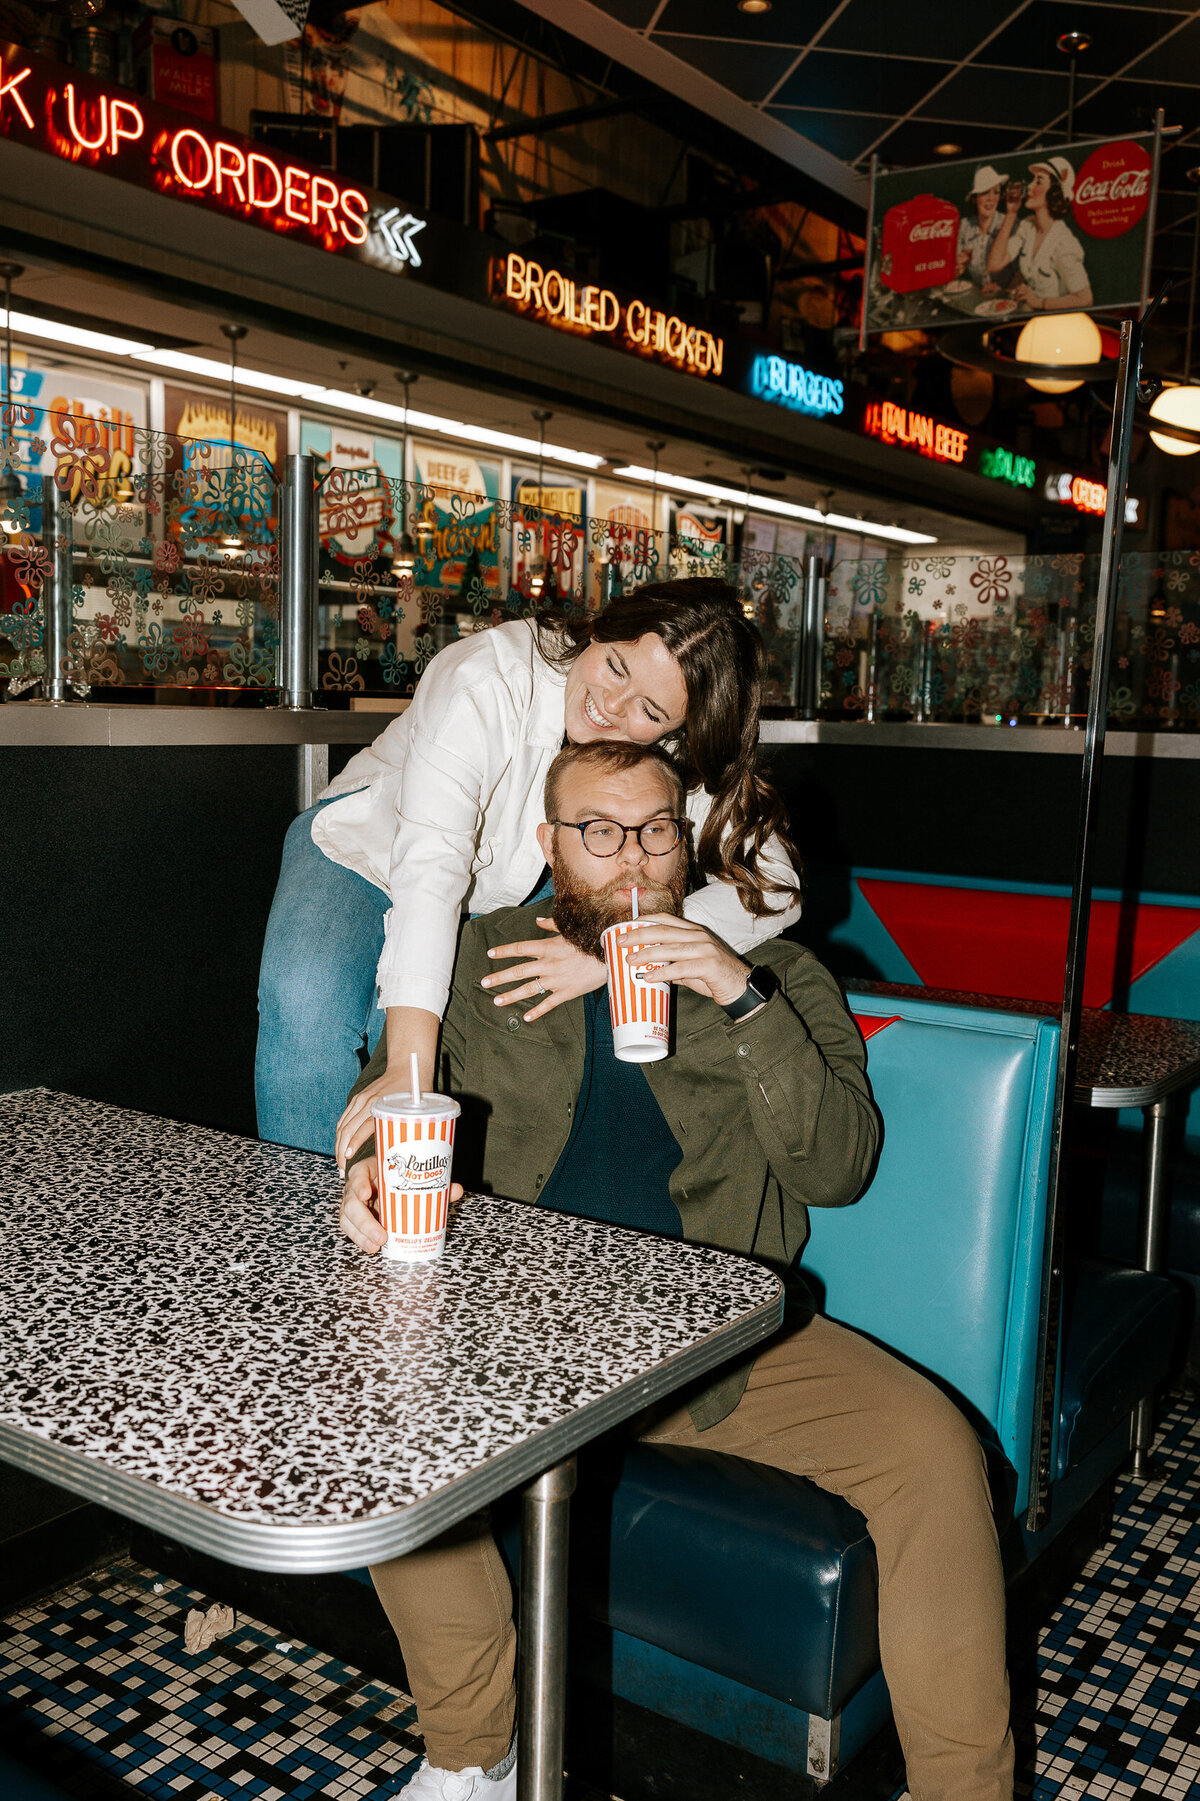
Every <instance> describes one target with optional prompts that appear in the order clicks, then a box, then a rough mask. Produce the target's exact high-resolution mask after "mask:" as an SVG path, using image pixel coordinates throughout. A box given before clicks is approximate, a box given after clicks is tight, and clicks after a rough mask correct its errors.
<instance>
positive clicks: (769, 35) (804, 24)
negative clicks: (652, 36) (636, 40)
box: [602, 0, 837, 48]
mask: <svg viewBox="0 0 1200 1801" xmlns="http://www.w3.org/2000/svg"><path fill="white" fill-rule="evenodd" d="M602 4H603V9H604V11H605V12H608V11H609V10H610V4H611V0H602ZM836 11H837V0H774V4H773V5H772V7H771V10H770V12H769V13H743V12H739V11H738V8H737V0H667V4H666V7H665V9H664V10H663V13H662V16H661V18H660V19H659V20H658V24H657V27H656V30H658V31H672V32H681V31H688V32H694V33H695V34H696V35H697V36H698V37H720V38H732V39H734V40H735V41H736V42H739V43H745V44H753V43H769V44H791V45H793V46H794V47H796V48H798V47H799V46H801V45H802V44H807V43H808V42H809V41H810V39H811V38H812V35H813V33H814V32H815V31H819V30H820V28H821V26H822V25H823V24H824V23H825V21H826V19H827V18H828V17H829V15H830V13H833V12H836Z"/></svg>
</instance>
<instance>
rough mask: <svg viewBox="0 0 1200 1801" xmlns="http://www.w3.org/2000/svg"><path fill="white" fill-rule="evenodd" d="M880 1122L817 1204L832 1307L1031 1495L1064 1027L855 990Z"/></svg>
mask: <svg viewBox="0 0 1200 1801" xmlns="http://www.w3.org/2000/svg"><path fill="white" fill-rule="evenodd" d="M848 999H849V1003H850V1006H851V1008H852V1010H853V1012H854V1014H855V1016H856V1018H857V1019H858V1021H859V1024H860V1026H861V1028H862V1031H863V1035H864V1037H865V1038H866V1039H867V1067H868V1073H869V1075H870V1078H871V1086H872V1089H873V1091H874V1095H875V1100H876V1103H877V1105H878V1107H879V1110H880V1112H881V1114H882V1116H883V1125H884V1138H883V1148H882V1150H881V1152H880V1156H879V1164H878V1168H877V1170H876V1173H875V1176H874V1179H873V1180H872V1182H871V1184H870V1187H869V1188H868V1190H867V1192H866V1193H865V1194H864V1196H863V1197H862V1199H861V1200H860V1201H858V1203H857V1204H856V1205H855V1206H853V1207H849V1208H845V1209H839V1210H838V1211H837V1212H835V1213H829V1214H827V1213H824V1212H823V1211H822V1210H821V1209H818V1208H814V1209H813V1210H812V1213H811V1215H810V1219H811V1227H812V1232H811V1237H810V1239H809V1243H808V1245H807V1246H806V1248H805V1251H804V1257H803V1267H804V1270H805V1271H806V1273H807V1274H808V1275H809V1277H810V1278H815V1285H816V1286H817V1287H818V1290H819V1291H823V1304H824V1308H825V1311H826V1312H827V1313H828V1314H829V1315H830V1316H831V1317H832V1318H834V1319H838V1320H842V1321H844V1322H845V1323H846V1324H847V1325H851V1326H856V1327H858V1328H859V1329H860V1330H862V1331H864V1332H867V1333H869V1334H870V1335H871V1336H872V1337H874V1338H877V1339H879V1340H880V1341H881V1342H882V1343H884V1344H886V1345H889V1346H891V1348H892V1349H894V1350H896V1351H899V1352H900V1353H901V1354H902V1355H903V1356H905V1357H907V1358H909V1359H910V1360H911V1361H912V1362H914V1363H916V1364H918V1365H920V1367H921V1368H923V1369H925V1370H928V1371H929V1372H930V1373H931V1374H934V1375H936V1376H939V1377H941V1378H942V1379H943V1381H944V1382H946V1383H948V1384H949V1385H950V1387H951V1388H952V1389H953V1390H954V1391H955V1393H956V1395H957V1396H958V1397H959V1398H960V1399H961V1400H963V1401H965V1402H966V1403H968V1411H971V1410H972V1409H973V1410H974V1411H975V1414H976V1416H977V1423H978V1416H982V1419H983V1420H984V1421H986V1422H987V1424H988V1425H989V1426H990V1427H991V1428H992V1430H993V1431H994V1432H995V1434H996V1437H997V1439H998V1440H999V1443H1000V1445H1001V1447H1002V1449H1003V1450H1004V1453H1005V1455H1006V1456H1007V1457H1008V1459H1009V1461H1010V1462H1011V1463H1012V1465H1013V1467H1014V1469H1015V1470H1016V1472H1017V1477H1018V1495H1017V1505H1018V1506H1021V1505H1023V1503H1024V1501H1025V1498H1026V1495H1027V1493H1028V1484H1029V1470H1030V1447H1031V1434H1032V1430H1033V1406H1034V1395H1035V1385H1036V1369H1035V1364H1036V1358H1037V1333H1038V1312H1039V1304H1040V1295H1041V1271H1042V1260H1043V1247H1044V1238H1045V1218H1046V1182H1047V1170H1048V1164H1049V1151H1050V1130H1051V1115H1052V1110H1053V1109H1052V1103H1053V1097H1054V1069H1055V1056H1056V1050H1057V1044H1058V1024H1057V1021H1052V1020H1046V1019H1042V1018H1034V1017H1030V1016H1027V1015H1020V1014H1012V1013H992V1012H983V1011H980V1010H976V1009H974V1008H967V1007H944V1006H937V1005H935V1004H933V1003H930V1002H926V1001H911V1000H904V1001H897V1000H891V999H884V998H883V997H881V996H874V995H856V994H855V993H854V992H853V990H851V992H850V994H849V996H848Z"/></svg>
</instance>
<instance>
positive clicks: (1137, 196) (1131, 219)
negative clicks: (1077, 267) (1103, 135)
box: [1072, 141, 1151, 238]
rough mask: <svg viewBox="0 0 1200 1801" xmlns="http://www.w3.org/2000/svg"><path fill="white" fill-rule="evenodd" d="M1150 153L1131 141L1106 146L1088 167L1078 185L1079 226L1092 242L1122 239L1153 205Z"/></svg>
mask: <svg viewBox="0 0 1200 1801" xmlns="http://www.w3.org/2000/svg"><path fill="white" fill-rule="evenodd" d="M1150 170H1151V162H1150V153H1149V151H1147V150H1146V149H1145V147H1144V146H1143V145H1141V144H1135V143H1132V142H1129V141H1125V142H1122V143H1116V144H1102V145H1101V146H1100V148H1099V149H1098V150H1093V151H1092V154H1091V155H1090V156H1089V157H1088V159H1087V161H1086V162H1085V163H1084V165H1083V167H1082V169H1080V171H1079V175H1078V177H1077V179H1076V182H1075V196H1074V200H1073V201H1072V211H1073V212H1074V215H1075V223H1076V224H1077V225H1078V226H1079V229H1080V230H1081V231H1085V232H1086V233H1087V235H1088V237H1089V238H1119V237H1122V236H1123V235H1124V234H1125V232H1127V231H1132V229H1133V227H1134V226H1135V225H1136V224H1137V223H1138V222H1139V220H1140V219H1142V217H1143V216H1144V214H1145V211H1146V208H1147V207H1148V206H1149V204H1150Z"/></svg>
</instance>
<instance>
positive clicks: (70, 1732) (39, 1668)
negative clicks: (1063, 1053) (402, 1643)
mask: <svg viewBox="0 0 1200 1801" xmlns="http://www.w3.org/2000/svg"><path fill="white" fill-rule="evenodd" d="M1156 1458H1157V1463H1156V1473H1155V1479H1154V1480H1153V1481H1152V1482H1150V1483H1149V1484H1147V1485H1146V1486H1145V1487H1139V1486H1138V1485H1137V1484H1135V1483H1133V1482H1132V1481H1129V1480H1126V1481H1124V1482H1123V1483H1122V1484H1121V1486H1120V1488H1119V1490H1118V1495H1117V1513H1116V1522H1115V1526H1114V1533H1113V1538H1112V1540H1111V1542H1110V1543H1109V1544H1108V1545H1107V1546H1106V1547H1105V1548H1104V1550H1103V1551H1102V1552H1101V1553H1099V1554H1098V1555H1097V1556H1096V1557H1094V1558H1093V1559H1092V1561H1091V1562H1090V1563H1089V1564H1088V1566H1087V1569H1086V1570H1085V1572H1084V1574H1083V1576H1082V1577H1081V1579H1080V1581H1079V1582H1078V1583H1077V1584H1076V1585H1075V1587H1074V1588H1073V1589H1072V1591H1071V1593H1070V1594H1069V1596H1068V1597H1067V1599H1066V1601H1065V1602H1064V1604H1063V1606H1062V1607H1061V1608H1060V1609H1059V1611H1058V1612H1057V1614H1056V1615H1055V1616H1054V1619H1053V1620H1052V1622H1051V1623H1050V1625H1049V1627H1048V1628H1047V1629H1046V1631H1045V1633H1044V1634H1043V1635H1042V1642H1041V1652H1040V1656H1039V1678H1038V1692H1037V1696H1036V1702H1034V1701H1033V1698H1032V1697H1027V1698H1026V1700H1025V1704H1024V1706H1022V1704H1021V1701H1020V1699H1018V1709H1017V1711H1018V1719H1019V1722H1021V1724H1022V1725H1023V1730H1022V1731H1021V1732H1020V1740H1019V1744H1020V1758H1021V1761H1020V1764H1019V1768H1018V1780H1017V1794H1018V1796H1021V1797H1026V1796H1028V1797H1032V1798H1033V1801H1049V1798H1050V1797H1052V1796H1064V1797H1065V1796H1070V1797H1089V1796H1095V1797H1104V1798H1105V1801H1124V1798H1125V1797H1132V1796H1135V1795H1161V1796H1164V1797H1168V1798H1169V1801H1200V1510H1198V1509H1197V1505H1196V1496H1197V1492H1198V1490H1200V1401H1198V1400H1197V1398H1196V1397H1194V1396H1187V1397H1180V1398H1177V1399H1176V1401H1175V1403H1174V1405H1173V1406H1172V1407H1171V1409H1170V1411H1169V1412H1168V1413H1167V1414H1166V1415H1165V1417H1164V1420H1163V1430H1162V1433H1161V1435H1160V1439H1159V1444H1158V1447H1157V1452H1156ZM197 1604H199V1605H201V1606H203V1605H204V1604H205V1601H204V1599H202V1598H201V1597H199V1596H197V1595H196V1594H195V1592H194V1591H192V1590H190V1589H187V1588H185V1587H183V1586H182V1585H181V1584H179V1583H176V1582H171V1581H167V1580H163V1579H161V1578H158V1577H156V1576H155V1575H154V1573H153V1572H152V1571H149V1570H144V1569H141V1568H138V1567H137V1566H136V1565H134V1564H132V1563H129V1562H121V1563H118V1564H115V1565H112V1566H110V1567H109V1568H107V1569H106V1570H102V1571H100V1572H98V1573H97V1574H96V1575H94V1576H92V1577H89V1578H87V1579H86V1580H84V1581H80V1582H77V1583H75V1584H73V1585H72V1586H71V1587H69V1588H67V1589H64V1590H62V1591H61V1592H60V1593H58V1594H56V1595H54V1596H53V1597H51V1598H49V1599H46V1600H43V1601H42V1602H41V1603H39V1605H37V1606H36V1607H30V1608H28V1609H26V1610H25V1611H23V1612H20V1613H16V1614H13V1615H11V1616H10V1618H9V1619H8V1620H6V1621H3V1622H0V1744H3V1745H4V1746H6V1747H9V1748H11V1749H12V1751H13V1752H14V1753H16V1754H18V1755H22V1756H28V1758H29V1761H30V1762H31V1763H33V1762H35V1756H34V1755H33V1754H31V1753H30V1752H29V1750H28V1747H29V1746H31V1745H35V1746H36V1747H37V1752H36V1764H37V1767H39V1768H40V1769H41V1770H42V1771H43V1772H44V1773H45V1774H46V1775H47V1776H49V1777H51V1778H53V1779H54V1780H56V1781H57V1782H59V1783H60V1784H61V1786H62V1787H63V1788H64V1789H65V1790H66V1791H67V1792H68V1793H69V1794H70V1795H72V1796H73V1797H77V1798H78V1801H122V1798H123V1797H131V1796H133V1795H137V1796H147V1797H151V1796H153V1797H161V1801H213V1798H215V1797H222V1798H224V1797H246V1798H247V1801H251V1798H252V1801H309V1798H310V1797H311V1798H313V1801H315V1798H316V1797H322V1798H328V1801H382V1798H383V1797H384V1796H390V1795H396V1794H399V1793H401V1792H402V1791H403V1789H404V1787H405V1786H406V1784H407V1783H408V1781H409V1780H410V1779H411V1777H412V1775H413V1773H414V1771H415V1769H416V1763H417V1760H418V1759H419V1757H420V1755H421V1741H420V1738H419V1737H418V1735H417V1734H416V1732H415V1730H414V1726H415V1713H414V1710H413V1708H412V1705H411V1703H410V1701H409V1700H408V1697H407V1696H406V1695H402V1694H400V1693H399V1692H398V1691H397V1690H395V1689H391V1688H388V1687H387V1686H386V1685H385V1684H383V1683H379V1682H374V1681H370V1680H368V1679H367V1678H366V1677H364V1676H362V1675H361V1674H360V1673H359V1672H357V1671H355V1670H353V1669H351V1668H349V1667H348V1666H347V1665H345V1664H342V1663H339V1662H337V1661H336V1660H335V1659H334V1658H331V1657H327V1656H325V1655H324V1654H323V1653H321V1652H318V1651H314V1650H312V1649H311V1648H309V1647H307V1646H304V1645H300V1644H289V1643H286V1642H284V1641H281V1640H280V1639H279V1637H278V1635H277V1634H275V1633H273V1632H272V1631H271V1629H270V1627H268V1626H265V1625H262V1624H260V1623H259V1622H258V1621H256V1620H253V1619H251V1618H249V1617H248V1616H246V1615H242V1616H240V1617H239V1618H238V1621H237V1625H236V1628H235V1630H234V1631H233V1632H232V1633H231V1634H230V1635H229V1636H227V1637H225V1638H222V1639H220V1640H218V1641H217V1643H216V1644H214V1645H213V1646H212V1647H211V1648H210V1649H209V1650H207V1651H202V1652H199V1653H198V1654H196V1655H195V1656H190V1655H189V1654H188V1653H187V1652H186V1650H185V1649H184V1644H183V1628H184V1622H185V1619H186V1615H187V1613H188V1610H189V1608H191V1607H193V1606H195V1605H197ZM5 1801H8V1798H7V1797H5ZM576 1801H587V1798H585V1797H583V1796H577V1797H576ZM590 1801H598V1797H591V1798H590Z"/></svg>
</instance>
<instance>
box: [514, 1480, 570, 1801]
mask: <svg viewBox="0 0 1200 1801" xmlns="http://www.w3.org/2000/svg"><path fill="white" fill-rule="evenodd" d="M574 1491H575V1459H574V1458H573V1457H568V1458H567V1460H566V1462H565V1463H560V1464H557V1465H556V1466H555V1467H554V1468H553V1469H549V1470H547V1471H546V1472H545V1474H544V1475H541V1476H539V1477H538V1479H537V1481H536V1482H531V1483H530V1485H529V1487H528V1488H527V1489H526V1490H525V1493H524V1495H523V1497H522V1503H521V1617H520V1641H519V1645H518V1652H517V1801H562V1780H563V1738H564V1731H565V1726H566V1681H567V1548H568V1542H569V1532H570V1514H571V1496H572V1494H573V1493H574Z"/></svg>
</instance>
